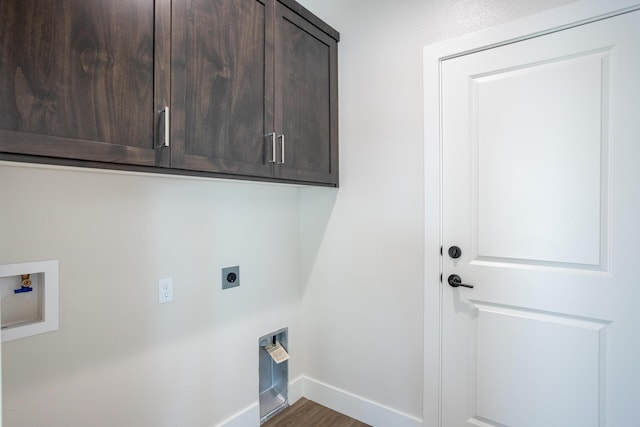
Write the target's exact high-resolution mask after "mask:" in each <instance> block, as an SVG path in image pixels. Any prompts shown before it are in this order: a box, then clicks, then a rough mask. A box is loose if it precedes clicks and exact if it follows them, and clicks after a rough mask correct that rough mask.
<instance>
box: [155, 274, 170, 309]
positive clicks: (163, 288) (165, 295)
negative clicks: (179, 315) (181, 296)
mask: <svg viewBox="0 0 640 427" xmlns="http://www.w3.org/2000/svg"><path fill="white" fill-rule="evenodd" d="M170 301H173V279H172V278H171V277H168V278H166V279H160V281H158V302H159V303H160V304H163V303H165V302H170Z"/></svg>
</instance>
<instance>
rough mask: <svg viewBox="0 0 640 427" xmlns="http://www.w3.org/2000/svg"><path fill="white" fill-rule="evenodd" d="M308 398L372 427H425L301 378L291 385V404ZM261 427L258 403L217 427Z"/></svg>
mask: <svg viewBox="0 0 640 427" xmlns="http://www.w3.org/2000/svg"><path fill="white" fill-rule="evenodd" d="M301 397H306V398H307V399H309V400H313V401H314V402H317V403H319V404H321V405H324V406H326V407H328V408H331V409H333V410H334V411H337V412H340V413H342V414H345V415H348V416H350V417H351V418H355V419H357V420H359V421H362V422H363V423H367V424H369V425H372V426H373V427H422V426H423V422H422V420H421V419H419V418H416V417H414V416H412V415H408V414H405V413H402V412H400V411H396V410H395V409H392V408H389V407H387V406H383V405H380V404H378V403H375V402H372V401H371V400H368V399H365V398H363V397H360V396H356V395H355V394H352V393H349V392H347V391H344V390H340V389H338V388H336V387H333V386H330V385H328V384H325V383H323V382H320V381H318V380H315V379H313V378H309V377H307V376H304V375H301V376H299V377H298V378H296V379H295V380H293V381H291V382H290V383H289V404H290V405H293V404H294V403H295V402H296V401H298V399H300V398H301ZM259 425H260V408H259V407H258V402H256V403H254V404H252V405H250V406H248V407H246V408H245V409H243V410H242V411H240V412H238V413H237V414H235V415H233V416H231V417H229V418H227V419H226V420H224V421H223V422H221V423H220V424H218V425H217V426H216V427H257V426H259Z"/></svg>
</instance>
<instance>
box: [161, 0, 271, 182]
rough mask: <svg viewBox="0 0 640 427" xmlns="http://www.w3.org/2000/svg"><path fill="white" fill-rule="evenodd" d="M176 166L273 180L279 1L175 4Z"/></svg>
mask: <svg viewBox="0 0 640 427" xmlns="http://www.w3.org/2000/svg"><path fill="white" fill-rule="evenodd" d="M172 16H173V24H172V25H173V28H172V40H173V42H172V74H171V79H172V85H171V91H172V93H171V101H172V108H173V112H172V141H173V146H172V152H171V166H172V167H174V168H181V169H188V170H195V171H206V172H216V173H224V174H234V175H245V176H257V177H267V176H270V175H271V174H272V166H271V164H269V163H267V162H266V157H267V155H268V153H267V152H266V149H267V148H268V144H266V137H265V135H266V134H267V133H268V132H270V128H271V127H272V125H271V124H270V123H272V120H273V119H272V117H273V111H272V109H271V108H268V105H267V104H266V103H265V99H269V98H271V97H272V95H271V93H270V91H272V90H273V89H272V86H271V84H270V83H268V82H270V81H272V75H273V72H272V68H273V55H272V53H271V51H272V47H271V46H272V45H273V42H272V41H271V40H270V39H271V38H272V36H270V34H272V30H271V27H272V25H273V24H272V16H273V4H272V3H271V2H269V1H267V2H265V1H262V0H234V1H229V0H178V1H174V2H173V14H172Z"/></svg>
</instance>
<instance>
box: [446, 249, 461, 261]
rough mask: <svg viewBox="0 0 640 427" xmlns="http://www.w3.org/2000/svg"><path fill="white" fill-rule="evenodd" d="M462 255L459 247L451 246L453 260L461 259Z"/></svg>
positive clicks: (450, 253) (450, 252) (450, 254)
mask: <svg viewBox="0 0 640 427" xmlns="http://www.w3.org/2000/svg"><path fill="white" fill-rule="evenodd" d="M461 255H462V249H460V248H459V247H458V246H451V247H450V248H449V256H450V257H451V258H454V259H456V258H460V256H461Z"/></svg>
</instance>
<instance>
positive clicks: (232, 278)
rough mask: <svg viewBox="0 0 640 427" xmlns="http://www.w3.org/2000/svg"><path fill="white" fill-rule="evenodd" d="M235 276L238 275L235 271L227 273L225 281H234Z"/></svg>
mask: <svg viewBox="0 0 640 427" xmlns="http://www.w3.org/2000/svg"><path fill="white" fill-rule="evenodd" d="M237 278H238V276H236V273H229V274H227V282H229V283H233V282H235V281H236V279H237Z"/></svg>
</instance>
